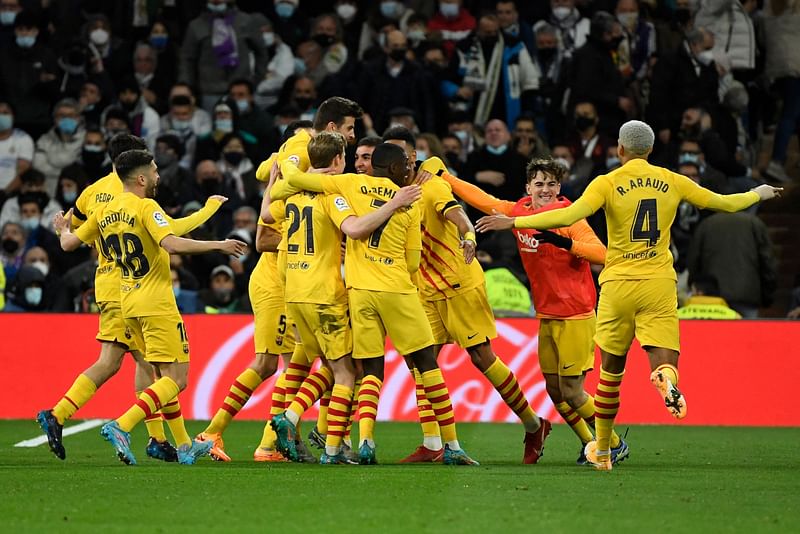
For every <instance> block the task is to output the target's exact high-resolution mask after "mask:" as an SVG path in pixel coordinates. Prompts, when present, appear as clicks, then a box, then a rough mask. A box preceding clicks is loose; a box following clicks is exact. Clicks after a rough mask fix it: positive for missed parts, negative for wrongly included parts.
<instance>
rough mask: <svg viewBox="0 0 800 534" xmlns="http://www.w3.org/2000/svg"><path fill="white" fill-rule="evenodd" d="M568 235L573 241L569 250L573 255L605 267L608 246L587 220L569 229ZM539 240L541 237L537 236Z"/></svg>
mask: <svg viewBox="0 0 800 534" xmlns="http://www.w3.org/2000/svg"><path fill="white" fill-rule="evenodd" d="M567 234H568V235H569V238H570V239H571V240H572V246H571V247H570V248H568V249H567V250H569V252H570V253H572V254H573V255H575V256H577V257H579V258H584V259H585V260H587V261H589V263H594V264H596V265H605V263H606V252H607V250H606V246H605V245H604V244H603V242H602V241H600V238H599V237H597V234H595V233H594V230H592V227H591V226H589V223H588V222H586V221H585V220H580V221H578V222H576V223H575V224H573V225H572V226H570V227H569V228H567ZM536 237H537V239H538V238H539V236H536Z"/></svg>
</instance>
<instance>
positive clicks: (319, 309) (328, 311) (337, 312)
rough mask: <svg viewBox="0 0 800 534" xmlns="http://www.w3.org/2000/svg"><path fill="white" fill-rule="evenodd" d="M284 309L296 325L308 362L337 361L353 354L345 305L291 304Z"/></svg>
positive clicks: (351, 335) (350, 331)
mask: <svg viewBox="0 0 800 534" xmlns="http://www.w3.org/2000/svg"><path fill="white" fill-rule="evenodd" d="M286 308H287V311H288V312H289V315H290V316H291V317H292V320H293V321H294V322H295V324H296V325H297V331H298V332H299V333H300V339H301V340H302V341H303V348H304V349H305V351H306V356H307V357H308V359H309V360H313V359H314V358H316V357H318V356H324V357H325V358H326V359H328V360H338V359H339V358H341V357H342V356H347V355H348V354H350V353H352V352H353V331H352V329H351V328H350V314H349V313H348V308H347V303H339V304H309V303H297V302H290V303H288V304H287V305H286Z"/></svg>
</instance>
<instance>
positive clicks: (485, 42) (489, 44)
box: [481, 36, 498, 48]
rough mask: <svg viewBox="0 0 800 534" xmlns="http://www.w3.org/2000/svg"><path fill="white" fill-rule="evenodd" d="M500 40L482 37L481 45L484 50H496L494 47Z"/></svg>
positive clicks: (495, 37)
mask: <svg viewBox="0 0 800 534" xmlns="http://www.w3.org/2000/svg"><path fill="white" fill-rule="evenodd" d="M497 41H498V38H497V36H494V37H481V45H482V46H483V47H484V48H494V45H496V44H497Z"/></svg>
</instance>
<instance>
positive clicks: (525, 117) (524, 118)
mask: <svg viewBox="0 0 800 534" xmlns="http://www.w3.org/2000/svg"><path fill="white" fill-rule="evenodd" d="M506 1H510V0H499V1H498V2H497V3H498V4H499V3H500V2H506ZM520 122H532V123H533V127H534V128H536V117H535V116H534V114H533V113H530V112H528V111H524V112H522V113H520V114H519V115H517V118H516V119H514V126H517V125H518V124H519V123H520Z"/></svg>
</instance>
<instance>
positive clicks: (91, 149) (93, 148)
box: [83, 145, 103, 154]
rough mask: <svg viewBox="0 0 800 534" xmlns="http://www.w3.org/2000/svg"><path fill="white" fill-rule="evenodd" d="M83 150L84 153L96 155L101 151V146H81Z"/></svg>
mask: <svg viewBox="0 0 800 534" xmlns="http://www.w3.org/2000/svg"><path fill="white" fill-rule="evenodd" d="M83 149H84V150H85V151H86V152H91V153H92V154H98V153H100V152H102V151H103V145H83Z"/></svg>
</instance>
